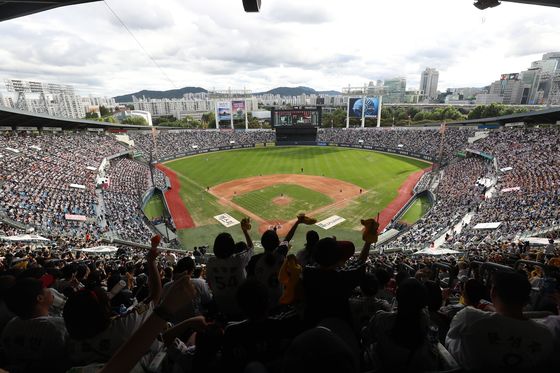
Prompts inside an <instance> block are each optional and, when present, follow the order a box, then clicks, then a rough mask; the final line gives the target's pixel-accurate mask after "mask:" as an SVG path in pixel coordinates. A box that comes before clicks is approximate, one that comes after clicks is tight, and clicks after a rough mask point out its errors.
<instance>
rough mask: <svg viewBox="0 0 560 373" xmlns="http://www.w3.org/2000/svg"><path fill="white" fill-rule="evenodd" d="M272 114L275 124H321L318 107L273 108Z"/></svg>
mask: <svg viewBox="0 0 560 373" xmlns="http://www.w3.org/2000/svg"><path fill="white" fill-rule="evenodd" d="M271 115H272V123H273V125H274V126H319V125H320V117H321V115H320V110H318V109H289V110H273V111H272V112H271Z"/></svg>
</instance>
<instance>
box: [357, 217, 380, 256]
mask: <svg viewBox="0 0 560 373" xmlns="http://www.w3.org/2000/svg"><path fill="white" fill-rule="evenodd" d="M361 223H362V225H363V226H364V231H363V233H362V239H363V240H364V247H363V248H362V251H361V252H360V256H359V257H358V260H360V261H362V262H365V261H366V260H367V259H368V256H369V250H370V248H371V244H372V243H375V242H377V229H378V228H379V223H378V222H377V221H376V220H375V219H368V220H362V221H361Z"/></svg>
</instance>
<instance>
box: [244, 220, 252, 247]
mask: <svg viewBox="0 0 560 373" xmlns="http://www.w3.org/2000/svg"><path fill="white" fill-rule="evenodd" d="M241 230H242V231H243V235H244V236H245V241H246V242H247V247H248V248H249V249H252V248H253V240H252V239H251V236H250V235H249V231H250V230H251V219H250V218H243V219H241Z"/></svg>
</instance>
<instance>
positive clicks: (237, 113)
mask: <svg viewBox="0 0 560 373" xmlns="http://www.w3.org/2000/svg"><path fill="white" fill-rule="evenodd" d="M231 113H232V115H233V119H237V120H239V119H245V101H232V102H231Z"/></svg>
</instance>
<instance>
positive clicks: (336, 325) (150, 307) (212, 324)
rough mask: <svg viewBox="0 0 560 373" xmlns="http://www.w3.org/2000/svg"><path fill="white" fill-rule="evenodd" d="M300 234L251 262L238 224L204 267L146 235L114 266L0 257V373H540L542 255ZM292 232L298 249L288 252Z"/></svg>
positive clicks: (551, 342)
mask: <svg viewBox="0 0 560 373" xmlns="http://www.w3.org/2000/svg"><path fill="white" fill-rule="evenodd" d="M315 222H316V220H315V219H312V218H310V217H308V216H305V215H299V216H298V217H297V220H296V222H295V223H294V224H293V226H292V227H291V229H290V231H289V232H288V234H287V235H286V237H282V238H280V237H278V235H277V233H276V232H275V231H274V230H269V231H266V232H264V233H263V234H262V236H261V237H260V243H261V245H262V247H263V248H264V252H263V253H259V254H256V253H255V252H254V248H253V246H254V245H253V241H252V238H251V235H250V233H251V222H250V221H249V219H243V220H242V221H241V230H242V233H243V235H244V240H243V241H239V242H235V241H234V240H233V238H232V237H231V236H230V235H229V234H228V233H221V234H219V235H218V236H216V237H215V240H214V245H213V247H212V251H213V254H214V255H213V256H210V257H208V258H205V260H204V261H205V262H206V265H202V264H201V262H202V261H201V260H200V252H199V255H197V256H194V255H192V256H191V253H188V254H187V255H186V256H185V255H183V256H182V255H178V254H175V253H171V252H160V251H158V250H155V249H154V248H155V247H156V246H157V245H158V243H159V238H158V237H155V238H153V239H152V250H150V251H149V252H148V253H145V252H144V253H141V252H139V251H127V252H125V251H122V252H120V253H118V254H117V255H116V256H115V257H101V256H99V255H97V256H93V255H91V254H84V253H81V252H76V251H69V250H67V249H66V248H59V247H53V248H43V249H38V250H26V249H22V250H19V251H20V252H19V253H18V254H17V256H18V258H19V259H23V260H24V261H25V262H26V263H27V264H26V266H22V265H12V264H11V263H8V262H7V261H6V258H2V259H1V260H2V262H1V263H2V266H3V267H2V268H3V272H2V273H1V274H0V316H1V317H0V328H1V329H2V330H1V337H0V345H1V347H2V348H1V353H2V354H3V356H2V360H0V361H3V362H4V363H3V365H2V368H3V369H6V370H8V371H10V372H22V371H38V370H40V371H43V372H64V371H67V370H68V369H69V368H70V367H74V369H75V370H74V371H80V370H79V369H78V368H77V367H83V366H88V367H89V368H90V369H94V370H98V369H100V370H99V371H100V372H125V371H131V370H132V369H135V371H146V369H148V368H147V367H148V366H150V368H149V369H148V370H150V371H153V370H158V371H161V372H247V371H256V372H309V371H321V372H366V371H375V372H403V371H408V372H424V371H430V372H434V371H446V370H451V369H456V370H457V369H463V371H469V372H470V371H488V370H491V371H503V370H504V369H507V371H519V372H527V371H539V372H553V371H554V369H553V368H554V367H555V364H557V359H558V352H560V350H558V348H560V333H558V330H559V329H558V325H560V316H559V315H558V306H559V305H560V296H559V295H560V293H558V289H557V288H556V287H554V288H551V287H550V284H552V283H553V282H551V280H552V279H553V278H554V279H556V277H554V276H558V269H559V268H558V267H554V263H560V258H559V257H558V254H560V252H558V248H557V247H553V251H552V253H551V255H548V256H547V257H541V258H540V259H539V258H537V261H533V262H517V263H515V261H518V260H519V259H522V258H524V256H523V254H521V253H517V254H514V255H513V256H512V255H508V260H509V261H503V263H505V264H508V263H510V262H511V261H512V260H513V261H514V264H512V265H511V266H506V265H501V266H498V265H497V264H494V263H492V262H491V261H487V260H486V259H488V258H489V257H490V254H487V255H488V257H486V258H485V257H484V256H482V257H481V255H483V254H482V253H481V252H478V253H476V256H474V254H472V255H462V256H448V257H443V258H439V259H434V258H433V257H421V256H404V255H401V254H395V255H370V248H371V246H372V243H374V242H375V241H376V240H377V230H378V224H377V222H375V220H373V219H367V220H364V221H363V222H362V224H363V225H364V229H363V232H362V239H363V247H361V249H358V250H357V249H356V248H355V247H354V245H353V244H352V243H351V242H347V241H337V240H336V239H334V238H331V237H323V238H322V237H320V236H319V234H318V233H317V232H316V231H314V230H312V229H311V228H312V227H311V225H312V224H314V223H315ZM304 225H308V226H309V228H307V232H306V242H305V243H304V244H302V245H298V246H297V247H292V243H291V239H292V237H293V235H294V233H295V232H296V230H298V229H303V226H304ZM529 249H530V250H531V249H532V248H529ZM496 250H501V249H496ZM506 254H508V253H507V252H502V255H503V256H506ZM481 260H482V261H486V263H484V264H481V262H480V261H481ZM554 260H556V261H555V262H554ZM559 279H560V277H559ZM531 284H533V286H532V285H531ZM555 286H557V285H555ZM551 290H552V291H553V292H552V293H551ZM546 294H549V295H550V294H553V295H555V297H550V296H546ZM535 318H537V319H538V322H537V321H535ZM513 357H515V358H513ZM251 369H253V370H251Z"/></svg>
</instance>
